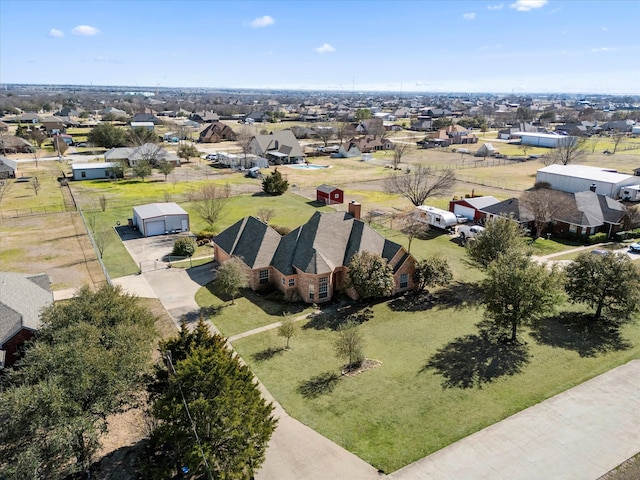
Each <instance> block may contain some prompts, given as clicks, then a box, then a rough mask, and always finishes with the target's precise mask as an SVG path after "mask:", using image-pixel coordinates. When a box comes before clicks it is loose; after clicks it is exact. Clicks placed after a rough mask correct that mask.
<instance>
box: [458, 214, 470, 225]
mask: <svg viewBox="0 0 640 480" xmlns="http://www.w3.org/2000/svg"><path fill="white" fill-rule="evenodd" d="M456 220H458V223H467V222H468V221H469V219H468V218H467V217H465V216H463V215H460V214H459V213H456Z"/></svg>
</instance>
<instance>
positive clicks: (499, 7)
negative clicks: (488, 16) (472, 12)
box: [487, 3, 504, 10]
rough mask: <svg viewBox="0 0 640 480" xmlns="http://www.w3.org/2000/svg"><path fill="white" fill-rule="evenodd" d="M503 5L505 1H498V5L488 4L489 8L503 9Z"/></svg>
mask: <svg viewBox="0 0 640 480" xmlns="http://www.w3.org/2000/svg"><path fill="white" fill-rule="evenodd" d="M502 7H504V3H498V4H497V5H489V6H487V10H502Z"/></svg>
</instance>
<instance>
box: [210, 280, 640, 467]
mask: <svg viewBox="0 0 640 480" xmlns="http://www.w3.org/2000/svg"><path fill="white" fill-rule="evenodd" d="M455 288H461V287H459V286H457V287H455ZM459 294H460V295H462V296H464V295H465V294H468V295H469V297H470V298H472V296H473V294H472V293H471V289H470V288H469V289H468V290H466V291H465V290H462V291H460V292H459ZM447 298H449V297H448V296H447ZM400 303H401V302H399V301H390V302H387V303H382V304H379V305H376V306H374V307H373V310H374V318H373V319H371V320H369V321H368V322H365V323H364V324H362V325H361V326H360V327H359V328H360V329H361V330H362V333H363V335H364V338H365V341H366V347H365V355H366V357H367V358H370V359H375V360H378V361H379V362H381V365H380V366H379V367H377V368H373V369H371V370H369V371H366V372H363V373H361V374H359V375H357V376H355V377H342V376H340V375H339V372H340V368H341V366H342V365H343V364H344V363H345V360H344V359H338V358H336V357H335V355H334V352H333V343H334V341H335V338H336V335H337V334H336V332H335V331H333V330H331V329H330V328H325V327H323V322H322V321H315V320H310V321H306V322H305V325H304V326H302V328H301V329H300V330H299V333H298V335H297V336H296V337H294V338H293V339H292V341H291V346H292V349H291V350H290V351H282V350H281V348H282V347H283V339H282V338H279V337H277V333H276V331H273V330H272V331H268V332H265V333H262V334H259V335H254V336H251V337H246V338H243V339H241V340H238V341H236V342H234V347H235V348H236V349H237V351H238V352H239V353H240V355H241V356H242V358H243V359H244V360H245V361H246V362H247V363H248V364H249V365H250V367H251V369H252V370H253V372H254V373H255V374H256V376H257V377H258V378H259V379H260V380H261V381H262V382H263V383H264V384H265V385H266V387H267V388H268V389H269V391H270V392H271V393H272V394H273V395H274V396H275V398H276V399H277V400H278V401H279V402H280V403H281V404H282V405H283V407H284V408H285V410H286V411H287V412H288V413H289V414H291V415H292V416H294V417H295V418H297V419H298V420H300V421H301V422H303V423H304V424H306V425H308V426H310V427H311V428H313V429H314V430H317V431H318V432H320V433H321V434H323V435H325V436H327V437H328V438H330V439H331V440H333V441H335V442H337V443H338V444H340V445H342V446H343V447H345V448H347V449H348V450H350V451H351V452H353V453H355V454H356V455H358V456H359V457H361V458H362V459H364V460H365V461H367V462H368V463H371V464H372V465H373V466H374V467H376V468H380V469H382V470H383V471H385V472H392V471H395V470H397V469H398V468H401V467H402V466H404V465H407V464H409V463H411V462H413V461H415V460H417V459H419V458H422V457H424V456H425V455H428V454H430V453H433V452H435V451H436V450H438V449H440V448H443V447H444V446H446V445H449V444H451V443H453V442H455V441H456V440H458V439H460V438H463V437H465V436H467V435H469V434H471V433H473V432H475V431H478V430H480V429H482V428H484V427H486V426H488V425H491V424H493V423H495V422H497V421H498V420H500V419H503V418H505V417H507V416H510V415H512V414H514V413H516V412H518V411H520V410H522V409H524V408H526V407H528V406H531V405H534V404H536V403H538V402H540V401H541V400H543V399H545V398H548V397H551V396H553V395H555V394H557V393H559V392H561V391H563V390H566V389H567V388H570V387H572V386H574V385H577V384H579V383H582V382H584V381H585V380H587V379H589V378H591V377H593V376H595V375H598V374H600V373H603V372H605V371H607V370H609V369H611V368H613V367H615V366H617V365H620V364H623V363H626V362H627V361H629V360H631V359H634V358H638V355H639V354H640V328H639V327H638V325H629V326H626V327H624V328H623V329H622V330H621V338H620V339H618V338H616V337H615V335H612V336H611V338H606V339H603V338H600V337H598V336H597V335H593V336H592V337H589V336H588V335H586V336H585V333H584V332H583V331H578V332H574V331H572V330H571V329H569V328H566V327H562V326H561V325H559V324H558V322H556V321H551V320H550V321H546V322H543V323H542V326H541V327H539V328H537V329H534V330H533V332H534V334H533V335H531V334H529V331H528V330H525V332H527V333H523V334H522V335H521V339H522V340H524V341H526V342H527V343H526V344H525V345H523V346H521V347H517V348H516V347H513V346H506V345H500V344H498V345H499V347H496V346H495V344H489V343H487V342H486V341H485V340H483V338H482V337H481V336H480V335H478V328H477V327H476V326H475V324H476V322H478V321H479V320H480V319H481V318H482V308H481V307H479V306H477V305H473V304H471V305H463V306H456V305H451V306H447V305H441V306H434V307H433V308H431V309H426V310H422V311H416V312H406V311H401V310H398V309H399V308H402V307H401V305H399V304H400ZM232 308H233V307H232ZM232 308H230V309H229V310H231V309H232ZM260 310H261V309H260V307H258V306H256V305H253V306H252V305H249V304H247V305H245V306H244V307H243V308H242V314H241V317H240V316H238V318H244V317H248V316H253V315H260V314H261V313H260ZM213 321H214V323H216V325H218V322H219V318H218V317H214V318H213ZM229 321H230V320H228V319H225V322H229ZM618 340H621V343H622V344H623V345H624V346H625V348H620V349H616V347H615V345H616V344H617V343H616V342H617V341H618ZM626 347H628V348H626ZM599 348H601V349H602V350H603V351H601V352H600V351H598V349H599ZM607 349H609V350H607ZM438 351H440V357H439V359H438V360H439V362H437V365H438V368H439V369H440V370H438V371H437V370H436V369H434V368H427V367H426V365H427V364H428V363H429V361H430V360H434V354H435V353H436V352H438ZM443 374H444V375H443ZM447 378H448V379H449V380H450V381H449V385H446V384H445V379H447ZM466 382H469V384H470V385H469V388H464V387H463V385H465V384H466Z"/></svg>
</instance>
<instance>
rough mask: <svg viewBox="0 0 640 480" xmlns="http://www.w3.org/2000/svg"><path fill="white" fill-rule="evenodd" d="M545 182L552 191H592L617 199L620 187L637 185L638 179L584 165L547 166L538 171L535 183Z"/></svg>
mask: <svg viewBox="0 0 640 480" xmlns="http://www.w3.org/2000/svg"><path fill="white" fill-rule="evenodd" d="M539 182H546V183H549V184H550V185H551V188H552V189H553V190H560V191H561V192H568V193H576V192H586V191H587V190H591V191H594V192H596V193H599V194H601V195H606V196H608V197H611V198H614V199H618V198H620V190H621V189H622V187H626V186H629V185H637V184H638V177H636V176H634V175H626V174H622V173H617V172H615V171H611V170H607V169H603V168H600V167H587V166H584V165H556V164H554V165H549V166H548V167H544V168H541V169H540V170H538V174H537V175H536V183H539Z"/></svg>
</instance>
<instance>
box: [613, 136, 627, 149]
mask: <svg viewBox="0 0 640 480" xmlns="http://www.w3.org/2000/svg"><path fill="white" fill-rule="evenodd" d="M625 138H627V134H626V133H624V132H615V133H613V134H612V135H611V140H613V153H616V152H617V151H618V147H619V146H620V145H621V144H622V142H623V141H624V139H625Z"/></svg>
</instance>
